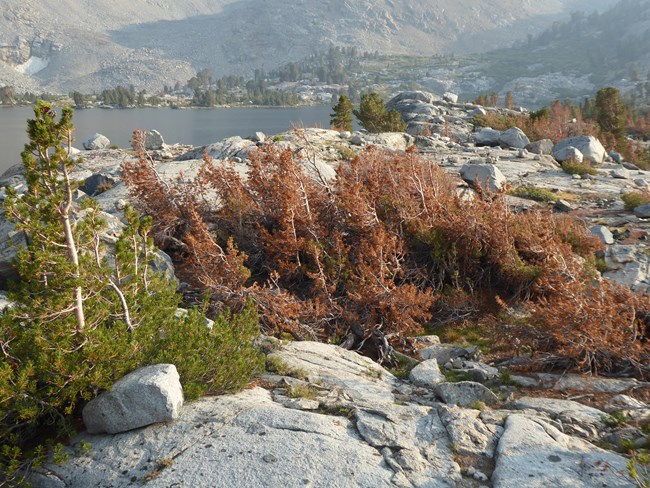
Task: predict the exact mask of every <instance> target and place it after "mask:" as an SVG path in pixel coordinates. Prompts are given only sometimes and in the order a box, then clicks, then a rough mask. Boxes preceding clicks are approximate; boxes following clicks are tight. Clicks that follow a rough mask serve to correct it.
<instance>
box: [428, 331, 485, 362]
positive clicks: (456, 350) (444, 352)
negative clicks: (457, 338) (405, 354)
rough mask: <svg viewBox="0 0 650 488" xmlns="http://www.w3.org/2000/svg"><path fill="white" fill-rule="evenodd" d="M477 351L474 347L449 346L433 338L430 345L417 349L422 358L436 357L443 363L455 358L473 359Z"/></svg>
mask: <svg viewBox="0 0 650 488" xmlns="http://www.w3.org/2000/svg"><path fill="white" fill-rule="evenodd" d="M434 337H437V336H434ZM478 352H479V351H478V348H475V347H470V348H468V347H461V346H451V345H449V344H440V343H435V340H434V342H433V343H432V345H430V346H427V347H424V348H422V349H420V350H419V351H418V353H419V355H420V357H421V358H422V359H425V360H426V359H436V360H437V361H438V364H445V363H446V362H447V361H450V360H452V359H455V358H467V359H474V358H476V357H477V354H478Z"/></svg>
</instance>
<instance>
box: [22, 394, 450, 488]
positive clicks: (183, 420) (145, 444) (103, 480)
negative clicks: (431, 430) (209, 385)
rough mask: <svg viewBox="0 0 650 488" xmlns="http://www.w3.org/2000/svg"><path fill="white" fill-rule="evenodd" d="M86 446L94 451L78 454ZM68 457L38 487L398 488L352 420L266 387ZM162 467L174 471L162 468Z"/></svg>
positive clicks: (93, 441)
mask: <svg viewBox="0 0 650 488" xmlns="http://www.w3.org/2000/svg"><path fill="white" fill-rule="evenodd" d="M81 440H84V441H86V442H89V443H90V445H91V446H92V447H91V449H90V452H88V453H86V454H82V455H75V454H72V451H73V450H74V449H75V448H77V449H78V448H79V442H80V441H81ZM70 451H71V456H70V461H69V462H66V463H62V464H54V463H51V464H49V465H47V466H46V467H45V468H44V469H42V470H41V473H42V474H37V475H35V476H33V477H32V480H31V481H32V485H33V486H34V487H35V488H55V487H56V488H63V487H66V486H79V487H85V486H89V487H90V486H96V487H108V486H113V487H126V486H133V485H134V484H142V483H144V482H145V479H146V478H147V477H148V476H149V475H151V474H152V473H154V472H156V473H157V475H156V476H152V477H151V479H150V480H147V482H146V484H147V486H150V487H154V488H162V487H169V486H187V487H190V486H196V487H200V486H205V487H215V488H233V487H257V486H259V487H262V486H269V487H281V486H285V487H292V486H341V487H350V488H351V487H357V486H358V487H365V488H375V487H383V488H389V487H392V486H395V485H394V484H393V483H392V482H391V479H392V478H393V476H395V472H394V471H393V470H392V469H391V468H390V467H389V466H388V465H387V464H386V462H385V461H384V458H383V456H382V455H381V453H380V452H379V451H378V450H377V449H376V448H374V447H372V446H369V445H368V443H367V442H366V441H365V440H364V439H363V438H362V437H361V436H360V435H359V434H358V432H357V431H356V429H355V427H354V425H353V424H352V422H351V421H350V420H348V419H347V418H345V417H340V416H334V415H322V414H316V413H311V412H304V411H300V410H294V409H288V408H284V407H283V406H281V405H278V404H277V403H275V402H273V400H272V399H271V395H270V393H269V392H268V391H266V390H264V389H262V388H253V389H250V390H244V391H242V392H241V393H239V394H237V395H226V396H220V397H205V398H202V399H200V400H198V401H196V402H192V403H190V404H188V405H187V406H185V408H184V409H183V415H182V416H181V417H180V418H179V419H177V420H176V421H175V422H173V423H171V424H160V425H154V426H151V427H148V428H146V429H141V430H137V431H131V432H127V433H124V434H119V435H116V436H108V435H96V436H89V435H87V434H86V435H81V436H80V437H78V438H77V439H76V441H75V444H74V445H73V446H71V449H70ZM450 457H451V455H450ZM159 460H169V463H170V464H171V465H170V466H169V467H164V465H163V466H162V467H160V466H158V465H157V464H158V461H159ZM430 486H440V487H443V486H449V485H446V484H442V483H438V484H433V483H432V484H431V485H430Z"/></svg>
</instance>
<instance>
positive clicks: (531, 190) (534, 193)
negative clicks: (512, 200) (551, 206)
mask: <svg viewBox="0 0 650 488" xmlns="http://www.w3.org/2000/svg"><path fill="white" fill-rule="evenodd" d="M508 194H509V195H512V196H515V197H520V198H527V199H529V200H535V201H536V202H557V200H558V197H557V195H555V194H554V193H553V192H552V191H550V190H546V189H545V188H539V187H537V186H516V187H514V188H512V189H510V190H509V191H508Z"/></svg>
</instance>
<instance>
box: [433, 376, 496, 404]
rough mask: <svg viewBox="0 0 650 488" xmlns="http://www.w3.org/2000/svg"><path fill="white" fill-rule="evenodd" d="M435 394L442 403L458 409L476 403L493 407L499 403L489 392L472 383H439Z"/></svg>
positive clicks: (483, 387) (480, 385)
mask: <svg viewBox="0 0 650 488" xmlns="http://www.w3.org/2000/svg"><path fill="white" fill-rule="evenodd" d="M436 393H437V395H438V396H439V397H440V398H441V399H442V401H443V402H445V403H447V404H449V405H458V406H460V407H471V406H472V405H474V404H475V403H476V402H483V403H485V404H486V405H494V404H495V403H497V402H498V401H499V399H498V398H497V396H496V395H495V394H494V393H493V392H492V391H491V390H489V389H488V388H486V387H485V386H483V385H482V384H480V383H476V382H474V381H460V382H458V383H439V384H438V385H436Z"/></svg>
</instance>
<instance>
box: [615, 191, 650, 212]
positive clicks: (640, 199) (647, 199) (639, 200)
mask: <svg viewBox="0 0 650 488" xmlns="http://www.w3.org/2000/svg"><path fill="white" fill-rule="evenodd" d="M621 200H623V205H624V206H625V210H634V209H635V208H636V207H640V206H641V205H645V204H646V203H650V193H649V192H647V191H646V192H640V191H632V192H628V193H623V195H621Z"/></svg>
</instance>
